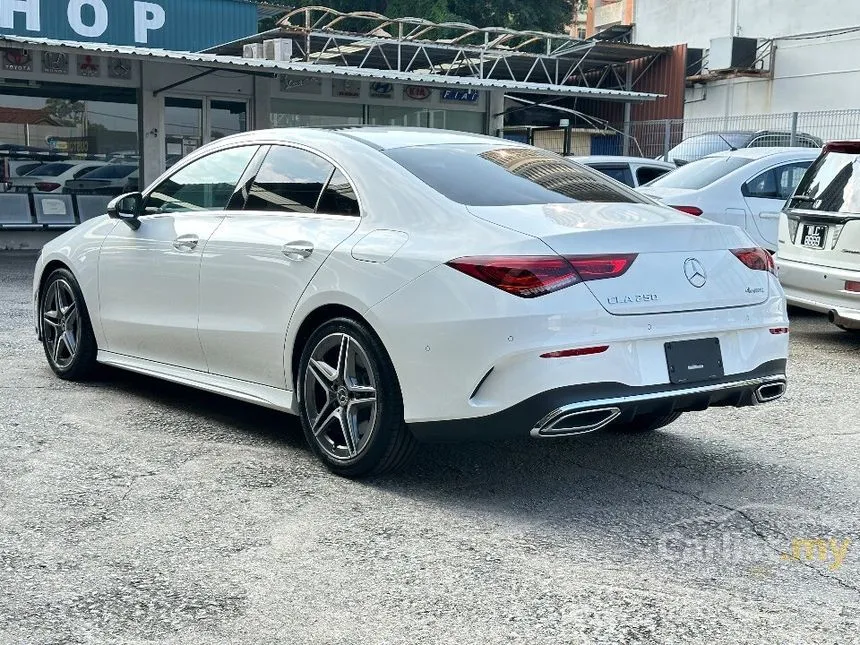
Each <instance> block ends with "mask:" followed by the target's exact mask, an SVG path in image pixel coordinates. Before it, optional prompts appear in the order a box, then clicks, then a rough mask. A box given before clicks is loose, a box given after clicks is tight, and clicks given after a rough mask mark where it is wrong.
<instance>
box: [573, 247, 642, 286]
mask: <svg viewBox="0 0 860 645" xmlns="http://www.w3.org/2000/svg"><path fill="white" fill-rule="evenodd" d="M636 255H637V254H636V253H628V254H626V255H569V256H567V258H566V259H567V261H568V262H570V265H571V266H572V267H573V268H574V269H575V270H576V273H577V275H579V277H580V278H581V279H582V280H583V281H587V280H603V279H604V278H617V277H619V276H622V275H624V274H625V273H627V269H629V268H630V265H631V264H633V260H635V259H636Z"/></svg>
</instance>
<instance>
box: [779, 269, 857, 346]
mask: <svg viewBox="0 0 860 645" xmlns="http://www.w3.org/2000/svg"><path fill="white" fill-rule="evenodd" d="M776 264H777V266H778V267H779V280H780V282H781V283H782V286H783V289H784V290H785V297H786V300H787V301H788V304H790V305H794V306H796V307H802V308H803V309H810V310H812V311H818V312H821V313H824V314H828V316H829V317H830V320H831V322H834V323H836V324H838V325H840V326H841V327H847V328H854V329H860V293H854V292H851V291H846V290H845V283H846V282H860V269H858V270H850V269H834V268H830V267H824V266H821V265H818V264H807V263H805V262H795V261H793V260H786V259H784V258H781V257H779V256H777V258H776Z"/></svg>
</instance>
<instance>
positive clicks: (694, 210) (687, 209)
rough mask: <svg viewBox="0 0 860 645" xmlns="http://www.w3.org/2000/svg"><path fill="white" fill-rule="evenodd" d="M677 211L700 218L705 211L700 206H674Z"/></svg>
mask: <svg viewBox="0 0 860 645" xmlns="http://www.w3.org/2000/svg"><path fill="white" fill-rule="evenodd" d="M672 208H674V209H675V210H676V211H681V212H682V213H687V215H695V216H696V217H698V216H699V215H701V214H702V213H704V211H703V210H702V209H701V208H699V207H698V206H672Z"/></svg>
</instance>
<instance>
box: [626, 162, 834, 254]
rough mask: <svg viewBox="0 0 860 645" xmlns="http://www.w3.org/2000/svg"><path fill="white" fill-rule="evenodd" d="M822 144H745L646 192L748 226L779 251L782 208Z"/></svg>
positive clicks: (707, 215)
mask: <svg viewBox="0 0 860 645" xmlns="http://www.w3.org/2000/svg"><path fill="white" fill-rule="evenodd" d="M820 152H821V150H820V149H818V148H744V149H742V150H733V151H728V152H719V153H716V154H712V155H709V156H707V157H703V158H701V159H698V160H696V161H693V162H691V163H688V164H686V165H684V166H681V167H680V168H678V169H677V170H674V171H672V172H671V173H669V174H668V175H665V176H663V177H660V178H659V179H657V180H655V181H653V182H651V183H650V184H648V185H647V186H644V187H642V188H639V189H638V190H639V191H641V192H642V193H643V194H645V195H648V196H649V197H653V198H655V199H658V200H660V201H661V202H663V203H664V204H666V205H668V206H672V207H673V208H676V209H678V210H680V211H683V212H685V213H687V214H689V215H697V216H701V217H704V218H706V219H709V220H712V221H715V222H720V223H721V224H731V225H733V226H738V227H740V228H742V229H744V230H745V231H746V232H747V234H748V235H749V236H750V237H751V238H752V239H753V240H755V242H756V245H757V246H761V247H763V248H766V249H767V250H768V251H771V252H775V251H776V248H777V231H778V229H779V214H780V211H781V210H782V207H783V205H784V204H785V200H787V199H788V198H789V197H791V194H792V193H793V192H794V189H795V188H796V187H797V184H798V183H799V182H800V179H801V177H803V173H804V172H806V169H807V168H808V167H809V166H810V164H812V162H813V161H815V159H816V157H818V155H819V153H820Z"/></svg>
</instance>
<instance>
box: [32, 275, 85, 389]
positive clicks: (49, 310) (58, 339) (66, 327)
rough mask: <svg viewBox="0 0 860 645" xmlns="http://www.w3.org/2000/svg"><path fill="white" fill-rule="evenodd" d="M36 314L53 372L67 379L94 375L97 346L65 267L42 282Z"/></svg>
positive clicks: (74, 283) (77, 290)
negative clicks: (37, 313) (37, 314)
mask: <svg viewBox="0 0 860 645" xmlns="http://www.w3.org/2000/svg"><path fill="white" fill-rule="evenodd" d="M58 294H59V295H58ZM58 298H59V300H58ZM39 316H40V324H41V329H42V347H43V349H44V350H45V357H46V358H47V359H48V365H50V367H51V369H52V370H53V371H54V374H56V375H57V376H59V377H60V378H61V379H65V380H67V381H83V380H86V379H88V378H90V377H91V376H93V374H94V373H95V371H96V368H97V366H98V363H97V362H96V354H98V345H97V344H96V337H95V335H94V334H93V326H92V324H91V323H90V316H89V312H88V311H87V305H86V302H84V296H83V294H82V293H81V288H80V286H79V285H78V281H77V280H75V276H73V275H72V273H71V272H70V271H68V270H67V269H57V270H56V271H53V272H52V273H51V274H50V275H49V276H48V277H47V279H46V280H45V282H44V283H43V286H42V292H41V295H40V297H39Z"/></svg>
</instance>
